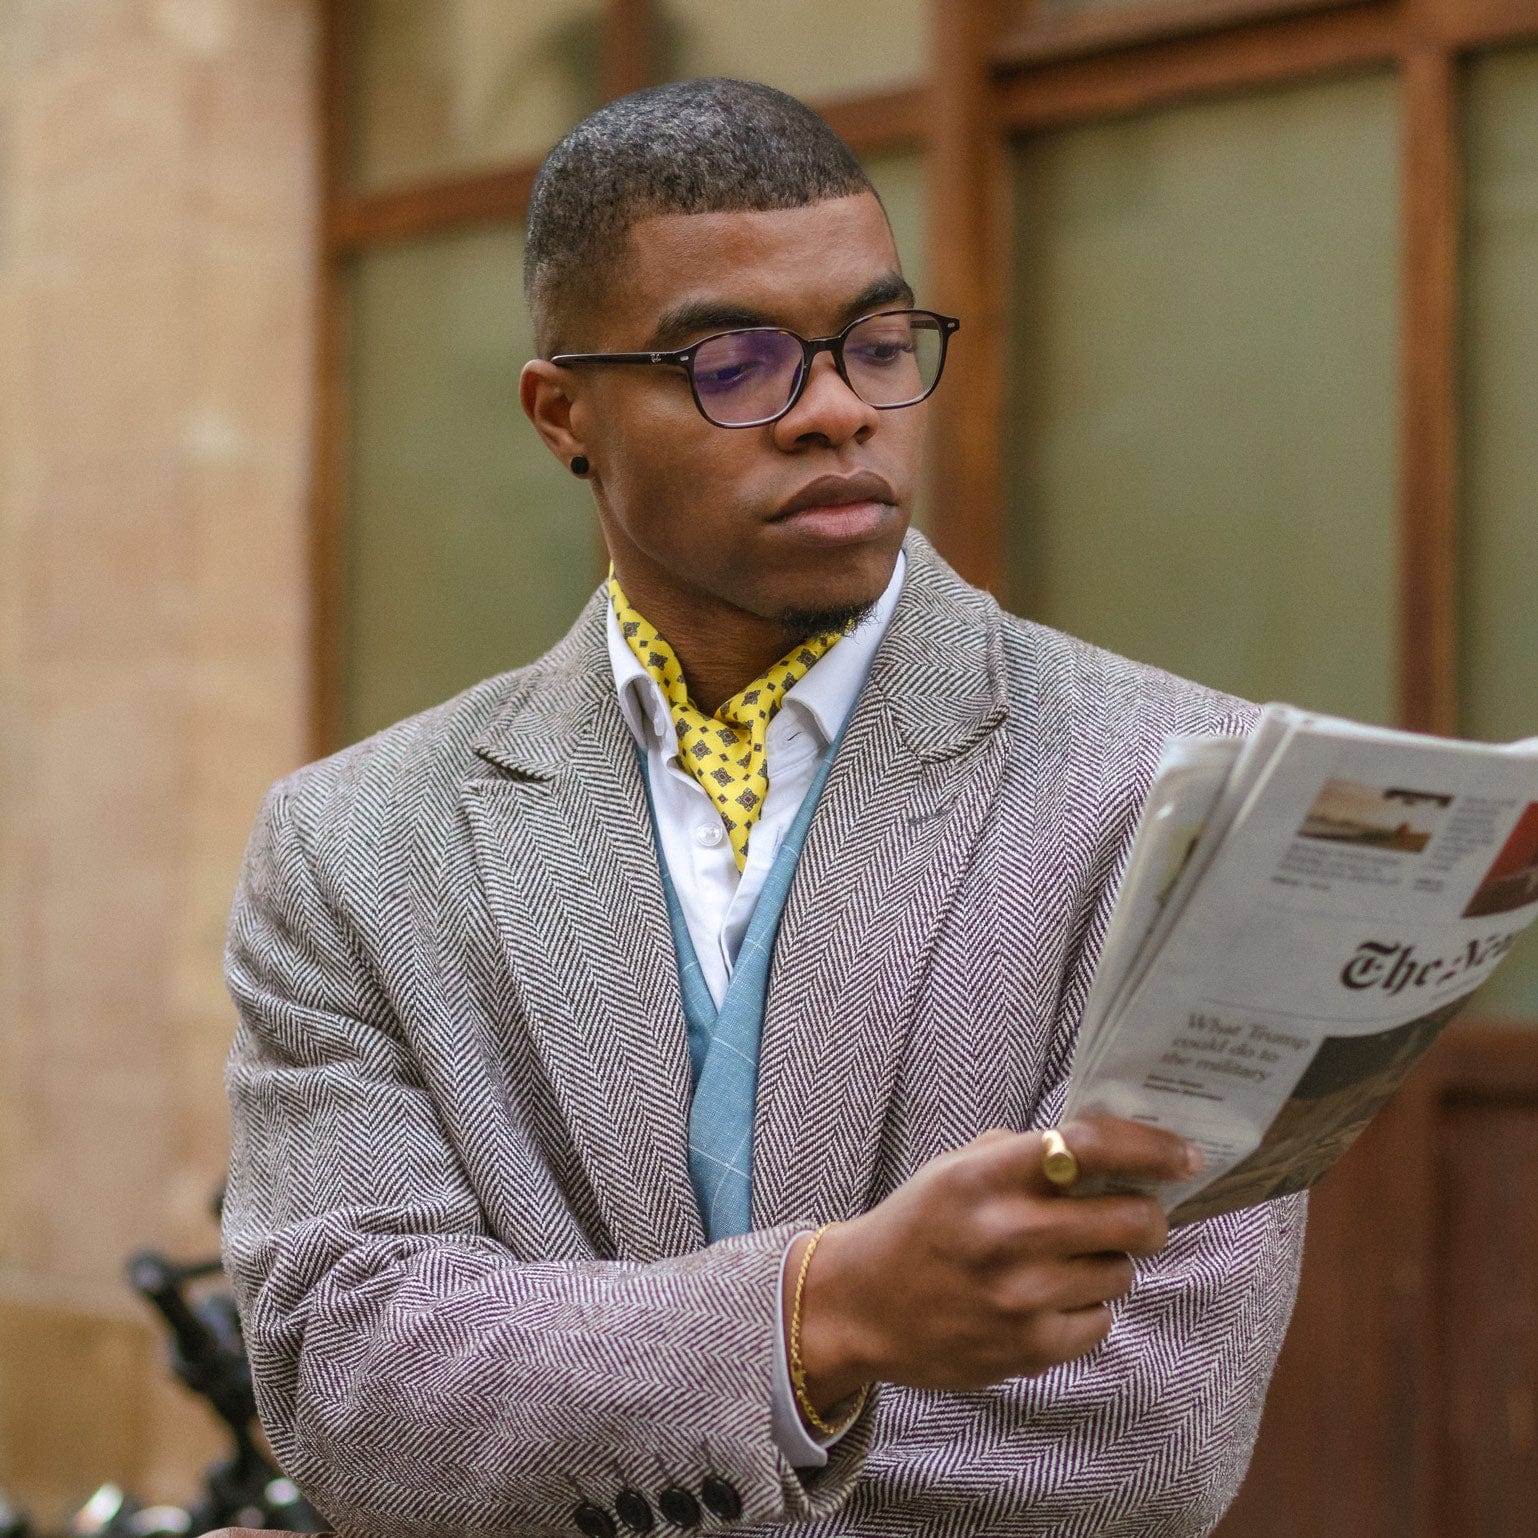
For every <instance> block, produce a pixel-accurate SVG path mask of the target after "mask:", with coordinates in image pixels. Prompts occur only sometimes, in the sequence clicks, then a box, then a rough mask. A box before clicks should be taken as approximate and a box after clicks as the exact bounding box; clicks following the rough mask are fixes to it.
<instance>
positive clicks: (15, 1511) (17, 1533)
mask: <svg viewBox="0 0 1538 1538" xmlns="http://www.w3.org/2000/svg"><path fill="white" fill-rule="evenodd" d="M31 1531H32V1524H31V1523H30V1522H29V1521H28V1520H27V1514H26V1512H24V1511H23V1510H22V1509H21V1508H20V1507H19V1506H13V1505H12V1504H11V1503H10V1500H9V1499H8V1498H7V1497H6V1494H5V1491H4V1490H0V1538H28V1534H29V1533H30V1532H31Z"/></svg>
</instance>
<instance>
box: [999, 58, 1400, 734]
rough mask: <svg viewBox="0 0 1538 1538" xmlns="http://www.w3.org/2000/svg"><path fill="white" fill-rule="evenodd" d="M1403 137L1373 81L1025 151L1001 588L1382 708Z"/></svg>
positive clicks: (1234, 666)
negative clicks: (1006, 545) (1007, 548)
mask: <svg viewBox="0 0 1538 1538" xmlns="http://www.w3.org/2000/svg"><path fill="white" fill-rule="evenodd" d="M1398 138H1399V123H1398V92H1397V89H1396V86H1395V84H1394V83H1393V81H1392V80H1391V79H1389V78H1378V77H1373V78H1368V79H1361V80H1350V81H1343V82H1334V83H1330V84H1320V85H1309V86H1307V87H1302V88H1295V89H1289V90H1286V91H1281V92H1276V93H1266V94H1259V95H1253V96H1247V97H1244V98H1241V99H1234V100H1227V101H1221V102H1213V103H1203V104H1200V105H1191V106H1183V107H1180V108H1176V109H1173V110H1169V111H1164V112H1159V113H1157V114H1151V115H1148V116H1142V117H1137V118H1129V119H1124V120H1119V121H1115V122H1110V123H1101V124H1095V125H1092V126H1086V127H1077V128H1073V129H1070V130H1065V131H1062V132H1057V133H1052V134H1049V135H1046V136H1043V137H1040V138H1037V139H1034V140H1031V141H1027V142H1026V143H1025V144H1024V145H1023V146H1022V147H1021V149H1020V152H1019V155H1018V160H1017V172H1018V175H1017V194H1018V196H1017V202H1016V213H1017V220H1018V224H1017V266H1016V283H1015V294H1014V301H1015V306H1016V319H1015V322H1014V327H1013V331H1014V338H1013V339H1014V346H1013V349H1012V361H1011V370H1012V379H1011V383H1010V393H1009V406H1008V415H1007V431H1008V438H1007V441H1006V461H1007V471H1008V475H1009V481H1010V490H1009V495H1010V519H1011V536H1012V538H1011V544H1012V551H1011V570H1012V581H1013V600H1014V604H1015V607H1017V608H1019V609H1021V610H1022V611H1023V612H1025V613H1028V614H1030V615H1032V616H1034V617H1036V618H1040V619H1042V620H1045V621H1046V622H1047V623H1049V624H1052V625H1056V626H1059V627H1060V628H1062V629H1064V630H1068V631H1071V632H1073V633H1075V634H1078V635H1082V636H1085V637H1086V638H1088V639H1090V640H1092V641H1095V642H1098V643H1100V644H1101V645H1104V646H1108V647H1110V648H1112V649H1113V650H1116V651H1119V652H1122V653H1124V654H1126V655H1129V656H1132V657H1136V658H1139V659H1141V660H1144V661H1149V662H1154V663H1157V664H1159V665H1160V666H1162V667H1166V668H1169V669H1171V670H1172V671H1174V672H1177V673H1181V674H1184V675H1185V676H1187V677H1192V678H1196V679H1199V680H1201V681H1202V682H1204V683H1208V684H1212V685H1216V686H1217V687H1219V688H1223V689H1229V690H1232V691H1234V692H1235V693H1238V694H1241V695H1245V696H1247V697H1250V698H1259V699H1269V698H1281V699H1288V700H1292V701H1294V702H1296V703H1298V704H1301V705H1305V706H1310V707H1313V708H1316V709H1324V710H1331V711H1338V712H1340V713H1343V714H1346V715H1350V716H1355V717H1358V718H1362V719H1366V720H1371V721H1385V720H1388V719H1389V717H1390V715H1391V713H1392V709H1393V688H1392V682H1393V666H1392V652H1393V635H1394V569H1395V562H1394V545H1395V527H1394V526H1395V518H1394V500H1395V497H1394V489H1395V463H1394V461H1395V452H1394V450H1395V372H1396V368H1395V354H1396V344H1395V321H1396V288H1397V279H1396V272H1397V248H1398V240H1397V227H1396V220H1397V212H1396V196H1397V189H1398V179H1399V164H1398V151H1397V146H1398Z"/></svg>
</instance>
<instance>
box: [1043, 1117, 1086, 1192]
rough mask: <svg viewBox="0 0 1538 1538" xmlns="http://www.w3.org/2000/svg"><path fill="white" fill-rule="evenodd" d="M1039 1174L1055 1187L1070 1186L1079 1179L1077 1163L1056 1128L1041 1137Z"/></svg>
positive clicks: (1050, 1128)
mask: <svg viewBox="0 0 1538 1538" xmlns="http://www.w3.org/2000/svg"><path fill="white" fill-rule="evenodd" d="M1041 1172H1042V1174H1043V1175H1045V1176H1046V1177H1047V1179H1048V1180H1050V1181H1051V1182H1052V1184H1053V1185H1055V1186H1071V1185H1072V1184H1073V1183H1074V1181H1076V1180H1077V1179H1078V1178H1079V1161H1078V1160H1077V1159H1075V1158H1074V1156H1073V1150H1072V1149H1071V1148H1070V1147H1069V1146H1068V1144H1067V1143H1066V1142H1065V1141H1064V1140H1063V1134H1062V1133H1061V1132H1059V1131H1058V1130H1057V1128H1056V1127H1048V1128H1047V1130H1046V1131H1045V1132H1043V1133H1042V1135H1041Z"/></svg>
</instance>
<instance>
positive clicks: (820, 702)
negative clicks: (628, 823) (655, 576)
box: [604, 550, 908, 751]
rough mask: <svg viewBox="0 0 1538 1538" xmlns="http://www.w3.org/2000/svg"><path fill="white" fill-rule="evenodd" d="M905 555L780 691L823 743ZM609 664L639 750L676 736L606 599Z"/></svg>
mask: <svg viewBox="0 0 1538 1538" xmlns="http://www.w3.org/2000/svg"><path fill="white" fill-rule="evenodd" d="M907 564H908V558H907V555H906V554H905V553H904V552H903V551H901V550H899V551H898V553H897V565H896V566H895V567H894V568H893V570H892V579H891V581H890V582H888V583H887V585H886V589H885V591H884V592H883V593H882V595H881V597H880V598H878V599H877V600H876V604H875V607H874V608H873V609H872V610H871V611H870V613H869V614H867V615H866V616H865V618H864V620H862V621H861V623H860V624H859V625H857V626H856V627H855V628H854V629H853V630H851V631H850V632H849V634H848V635H846V636H845V637H844V638H843V639H842V640H840V641H839V643H838V645H836V646H835V647H833V648H832V650H831V651H828V652H826V653H824V655H823V656H822V657H821V658H819V659H818V661H817V662H816V663H815V664H814V665H813V666H812V668H811V669H810V670H809V671H808V672H807V673H806V675H805V676H804V677H803V678H802V679H801V680H800V681H799V682H798V683H797V684H796V685H795V686H794V687H793V688H791V689H790V690H789V691H788V692H787V693H786V695H785V699H784V701H783V703H782V704H781V706H780V709H781V710H782V711H785V710H789V709H791V708H792V707H795V708H796V709H798V710H799V711H801V712H802V713H804V715H805V717H806V719H807V720H808V721H809V722H810V723H811V724H812V725H813V726H814V727H815V728H816V729H817V732H818V734H819V735H820V736H821V738H822V740H823V742H824V744H827V743H829V742H832V741H833V739H834V738H835V737H837V736H838V734H839V730H840V728H842V726H843V724H844V722H845V721H846V720H847V719H848V716H849V712H850V711H851V710H853V709H854V703H855V701H856V700H857V699H858V698H859V695H860V690H861V689H862V688H863V687H864V684H865V678H866V675H867V674H868V673H869V672H870V665H871V663H872V662H873V661H874V660H875V656H876V650H877V648H878V647H879V646H880V645H881V638H882V637H883V636H884V635H885V634H886V629H887V626H888V625H889V624H890V623H891V619H892V611H893V610H894V609H895V608H896V607H897V598H898V594H899V593H901V592H902V585H903V573H904V571H905V570H906V569H907ZM604 608H605V612H606V613H607V615H608V622H607V635H608V641H609V665H610V667H611V668H612V669H613V671H614V687H615V690H616V692H617V693H618V696H619V708H620V714H621V715H622V716H624V718H625V724H626V725H627V726H628V727H629V728H630V733H631V735H632V736H633V737H634V738H635V740H636V742H637V743H638V744H639V745H640V747H641V748H642V750H643V751H644V750H645V748H646V746H647V744H648V741H649V740H651V739H661V740H662V741H664V742H676V740H677V734H676V733H675V732H674V730H673V719H672V713H671V712H670V711H669V709H668V702H667V697H666V696H665V695H664V694H663V692H662V690H661V688H660V687H659V686H658V684H657V680H656V679H655V678H653V677H652V676H651V674H650V673H648V672H647V671H646V669H645V668H644V667H643V666H642V665H641V662H640V659H639V658H637V656H636V654H635V653H634V652H633V651H631V649H630V645H629V643H628V642H627V641H626V640H625V637H624V634H623V632H622V631H621V630H620V628H619V619H618V617H617V616H616V615H615V613H614V605H613V604H612V603H606V604H605V606H604Z"/></svg>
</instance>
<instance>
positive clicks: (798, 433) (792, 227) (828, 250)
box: [566, 193, 926, 628]
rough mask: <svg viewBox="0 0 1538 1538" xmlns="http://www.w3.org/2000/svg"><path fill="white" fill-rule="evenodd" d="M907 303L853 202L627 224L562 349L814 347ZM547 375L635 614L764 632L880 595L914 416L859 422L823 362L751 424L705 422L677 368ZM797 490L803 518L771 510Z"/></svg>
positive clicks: (909, 469)
mask: <svg viewBox="0 0 1538 1538" xmlns="http://www.w3.org/2000/svg"><path fill="white" fill-rule="evenodd" d="M912 302H913V300H912V295H911V292H910V291H909V289H908V287H907V285H906V283H904V282H903V279H902V276H901V272H900V269H899V266H898V257H897V250H896V247H895V246H894V244H893V241H892V234H891V230H890V228H889V226H888V224H887V220H886V216H885V214H884V213H883V212H882V209H881V205H880V203H879V202H878V201H877V200H876V198H875V197H874V196H873V195H872V194H870V193H862V194H859V195H857V196H853V197H844V198H830V199H827V200H825V201H823V202H820V203H812V204H808V205H806V206H804V207H801V208H792V209H781V210H774V211H766V212H739V213H709V214H667V215H659V216H656V217H653V218H648V219H644V220H642V221H640V222H639V223H637V224H636V225H634V226H633V227H632V229H631V232H630V248H629V252H628V254H627V256H626V257H625V258H624V260H623V261H622V262H621V263H619V264H618V265H617V267H616V281H615V283H614V285H613V287H612V290H611V292H610V295H609V296H608V298H607V299H606V302H605V304H604V307H603V310H602V311H601V313H599V314H597V315H594V316H593V317H592V318H591V324H590V325H589V326H585V327H583V331H584V332H585V333H586V334H584V335H582V337H581V340H580V344H579V345H580V346H581V347H582V348H583V350H585V351H604V352H651V351H659V350H670V349H673V348H679V347H685V346H687V345H689V344H690V343H691V342H695V341H698V340H699V339H700V338H701V337H705V336H709V335H711V334H712V333H714V332H718V331H723V330H727V329H729V328H731V327H734V326H753V325H760V326H780V327H783V328H785V329H786V330H790V331H795V332H799V333H800V334H801V335H802V336H804V337H819V336H830V335H833V334H834V333H836V332H839V331H841V330H842V329H843V328H844V327H845V326H846V325H848V324H849V322H850V321H852V320H854V319H856V318H858V317H859V316H861V315H867V314H871V313H873V312H875V311H878V310H882V309H891V308H903V307H906V306H908V305H911V303H912ZM566 372H567V375H568V378H569V388H570V390H571V394H572V402H573V404H572V411H571V427H572V431H573V433H574V434H575V435H576V436H577V437H578V438H579V439H581V440H582V441H583V442H584V444H585V445H587V448H586V452H587V454H588V456H589V458H590V459H591V461H592V465H593V473H594V488H595V491H596V493H597V496H598V502H599V510H600V515H601V517H602V519H603V524H604V532H605V535H606V537H607V539H608V542H609V549H610V552H611V554H612V556H613V558H614V562H615V566H616V568H617V570H618V571H619V574H620V578H621V581H622V582H624V583H625V585H626V588H627V591H630V596H631V597H632V599H633V601H635V602H636V603H637V605H638V606H639V607H641V608H642V609H643V612H644V611H645V607H646V601H645V600H643V598H642V594H643V593H645V594H647V595H648V597H649V598H650V600H651V601H652V603H653V605H654V606H657V605H658V604H659V603H660V605H661V606H662V607H663V608H665V609H666V608H674V607H677V606H688V608H690V609H691V610H694V611H696V612H697V611H699V610H701V609H705V610H707V611H708V610H709V609H711V608H712V607H717V606H726V607H728V608H731V609H735V610H739V611H745V612H746V613H748V614H752V615H756V616H759V617H761V618H763V619H772V620H779V619H781V618H782V617H785V616H789V615H793V614H803V615H804V614H812V613H818V612H836V611H838V610H841V609H842V610H848V609H853V608H857V607H859V606H861V605H864V604H868V603H870V602H872V601H873V600H874V599H875V598H877V597H878V596H879V595H880V593H881V591H882V589H883V588H884V587H885V586H886V584H887V582H888V580H889V579H890V577H891V574H892V569H893V565H894V563H895V561H896V559H897V551H898V548H899V546H900V544H901V542H902V537H903V533H904V531H905V530H906V528H907V526H908V520H909V517H910V516H911V512H912V502H913V495H914V490H915V484H916V481H917V477H918V473H919V462H920V457H921V450H922V442H923V433H924V422H925V416H926V408H925V406H924V405H923V404H922V403H921V404H919V405H917V406H906V407H901V408H899V409H897V410H889V411H877V410H876V409H874V408H873V407H871V406H868V405H866V404H865V403H864V402H863V401H861V400H860V399H859V398H858V397H857V396H856V395H855V394H854V393H853V391H851V390H850V388H849V386H848V385H846V384H845V383H844V381H843V380H842V379H841V378H840V377H839V374H838V372H837V370H836V369H835V367H834V364H833V359H832V357H831V356H830V355H829V354H828V353H826V352H823V353H820V354H819V355H818V356H817V359H816V361H815V362H814V363H813V365H812V368H811V373H810V377H809V378H808V380H807V384H806V388H805V390H804V392H803V393H802V395H801V398H800V399H799V400H798V401H797V402H796V404H795V406H794V407H793V408H792V409H791V410H790V412H789V413H788V414H787V415H785V416H784V417H782V418H781V419H780V420H779V421H777V422H773V423H770V424H768V425H767V426H762V427H746V428H723V427H717V426H715V425H713V424H712V423H710V422H707V421H706V420H705V418H704V417H703V416H702V415H701V414H700V412H699V410H698V409H697V408H696V406H695V404H694V400H693V397H692V395H691V392H690V388H689V381H688V379H687V377H686V376H685V374H684V373H683V371H682V370H681V369H673V368H655V367H649V366H643V367H631V366H616V367H602V366H600V367H595V368H582V369H573V370H567V371H566ZM577 375H580V378H577V377H575V376H577ZM825 478H826V479H827V484H826V485H825V486H824V487H821V488H817V487H815V486H814V483H816V482H818V481H822V480H824V479H825ZM809 488H810V489H811V491H812V495H813V497H814V498H815V499H816V501H817V502H818V504H819V505H816V506H813V507H810V508H806V509H802V510H796V511H790V512H787V511H786V507H787V504H789V503H791V502H792V501H794V500H796V499H798V498H801V499H802V500H805V496H806V493H807V492H808V490H809ZM851 494H855V495H857V497H858V500H855V501H852V502H851V501H850V500H849V498H850V496H851ZM632 588H633V589H634V590H633V591H631V589H632ZM658 617H659V620H660V618H661V616H660V615H659V616H658ZM791 628H796V627H795V625H794V622H792V623H791Z"/></svg>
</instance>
